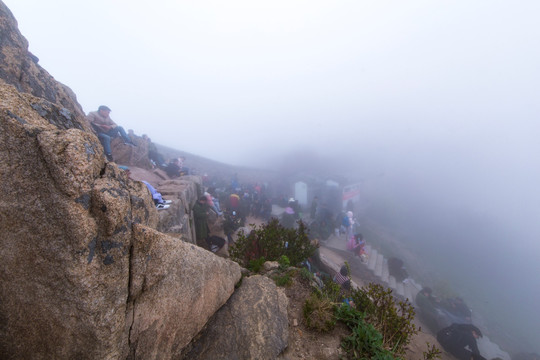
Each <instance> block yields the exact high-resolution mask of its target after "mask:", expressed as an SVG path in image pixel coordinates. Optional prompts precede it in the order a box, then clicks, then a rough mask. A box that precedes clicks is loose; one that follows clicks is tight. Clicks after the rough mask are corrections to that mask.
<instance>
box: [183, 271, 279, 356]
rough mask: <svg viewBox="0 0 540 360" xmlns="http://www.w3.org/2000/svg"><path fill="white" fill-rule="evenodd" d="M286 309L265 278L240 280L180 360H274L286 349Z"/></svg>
mask: <svg viewBox="0 0 540 360" xmlns="http://www.w3.org/2000/svg"><path fill="white" fill-rule="evenodd" d="M287 305H288V299H287V297H286V295H285V294H284V292H283V290H282V289H280V288H278V287H277V286H276V285H275V284H274V282H273V281H272V280H270V279H269V278H267V277H264V276H260V275H255V276H251V277H248V278H244V279H243V281H242V285H241V286H240V288H239V289H238V290H237V291H236V292H235V293H234V294H233V296H231V298H230V299H229V301H228V302H227V304H226V305H225V306H223V307H222V308H221V309H220V310H219V311H218V312H217V313H216V315H215V316H214V317H213V318H212V319H211V321H210V322H209V324H208V327H207V328H206V329H205V330H204V331H203V332H202V333H201V336H200V338H199V339H198V340H196V341H194V342H193V344H191V349H190V351H188V352H186V353H185V354H184V356H183V359H186V360H188V359H208V360H217V359H224V360H225V359H227V360H230V359H238V360H243V359H245V360H247V359H258V360H265V359H275V358H276V357H277V356H278V355H279V354H280V353H281V352H282V351H283V350H284V349H285V348H286V347H287V342H288V336H289V328H288V326H289V324H288V316H287Z"/></svg>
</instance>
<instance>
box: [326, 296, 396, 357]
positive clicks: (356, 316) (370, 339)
mask: <svg viewBox="0 0 540 360" xmlns="http://www.w3.org/2000/svg"><path fill="white" fill-rule="evenodd" d="M364 316H365V315H364V314H363V313H361V312H360V311H358V310H356V309H354V308H353V307H351V306H349V305H345V304H343V305H341V306H340V307H339V308H338V310H337V318H338V319H339V320H341V321H343V322H344V323H345V324H347V326H348V327H349V328H350V329H351V335H350V336H347V337H346V338H345V339H343V342H342V343H341V346H342V347H343V348H344V349H345V351H347V353H348V354H349V355H351V356H352V357H353V358H354V359H381V360H383V359H384V360H394V359H395V358H394V356H393V354H392V353H391V352H390V351H389V350H387V349H385V348H384V347H383V336H382V334H381V333H380V332H379V331H377V329H375V327H374V326H373V325H371V324H368V323H367V322H365V321H364Z"/></svg>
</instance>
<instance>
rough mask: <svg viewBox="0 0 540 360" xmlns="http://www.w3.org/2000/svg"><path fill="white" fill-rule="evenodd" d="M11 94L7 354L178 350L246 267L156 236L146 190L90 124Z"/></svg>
mask: <svg viewBox="0 0 540 360" xmlns="http://www.w3.org/2000/svg"><path fill="white" fill-rule="evenodd" d="M0 97H1V98H2V99H3V101H2V103H0V157H1V158H2V160H3V161H2V162H0V167H1V170H0V186H1V188H2V193H3V194H6V196H3V197H2V198H1V199H0V210H1V214H2V216H1V217H0V228H2V230H3V232H2V237H1V238H0V254H1V256H2V262H0V278H1V279H2V282H1V285H0V321H1V326H0V353H2V354H5V355H6V356H7V357H8V358H9V357H14V358H33V359H49V358H78V359H90V358H91V359H96V358H103V359H118V358H128V357H130V358H137V359H153V358H154V359H157V358H170V357H173V356H174V355H175V354H179V352H180V350H181V349H182V348H183V347H184V346H185V345H186V344H188V343H189V341H190V340H191V339H192V338H193V337H194V336H195V335H196V334H197V333H198V332H199V330H200V329H202V327H203V326H204V324H205V323H206V321H207V320H208V319H209V318H210V317H211V316H212V315H213V314H214V312H215V311H216V310H217V309H218V308H219V307H220V306H221V305H223V304H224V303H225V302H226V301H227V299H228V298H229V297H230V295H231V294H232V293H233V291H234V285H235V283H236V282H237V281H238V280H239V279H240V268H239V266H238V265H237V264H236V263H234V262H231V261H229V260H225V259H222V258H219V257H216V256H215V255H214V254H212V253H210V252H208V251H206V250H203V249H200V248H198V247H196V246H194V245H192V244H189V243H185V242H183V241H180V240H178V239H174V238H170V237H168V236H166V235H164V234H162V233H159V232H157V231H155V230H153V229H152V228H155V227H156V226H157V222H158V214H157V210H156V209H155V206H154V204H153V201H152V198H151V196H150V194H149V192H148V190H147V189H146V186H145V185H144V184H142V183H141V182H136V181H132V180H131V179H129V178H128V177H127V175H126V173H125V172H124V171H122V170H120V169H119V168H118V167H117V166H116V165H114V164H111V163H109V164H105V162H104V160H103V156H102V155H101V153H100V151H99V149H100V145H99V143H98V142H97V139H96V137H95V136H93V135H92V134H91V133H89V132H86V131H84V130H81V129H80V128H81V127H80V124H81V122H82V121H84V118H77V117H75V116H73V115H72V114H70V113H69V112H68V111H67V110H65V109H59V108H58V107H57V106H56V105H54V104H51V103H49V102H47V101H46V100H43V99H39V98H35V97H33V96H31V95H28V94H22V93H19V92H17V91H16V89H15V88H14V87H12V86H9V85H0ZM36 109H38V110H36ZM41 109H47V110H48V111H41ZM56 113H59V114H63V115H62V116H60V117H55V118H49V116H51V115H50V114H56Z"/></svg>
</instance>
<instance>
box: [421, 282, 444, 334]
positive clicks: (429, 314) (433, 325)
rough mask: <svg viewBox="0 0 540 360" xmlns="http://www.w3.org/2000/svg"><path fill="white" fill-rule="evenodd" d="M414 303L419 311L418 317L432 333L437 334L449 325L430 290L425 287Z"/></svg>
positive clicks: (438, 302)
mask: <svg viewBox="0 0 540 360" xmlns="http://www.w3.org/2000/svg"><path fill="white" fill-rule="evenodd" d="M415 301H416V306H417V308H418V309H419V311H418V315H419V316H420V318H421V320H422V321H424V322H425V324H426V325H427V327H428V328H430V329H431V330H432V331H433V332H437V331H439V330H440V329H442V328H444V327H446V326H448V325H449V324H450V323H451V322H449V321H448V318H447V317H446V316H445V314H444V313H443V312H442V311H441V309H440V307H441V304H440V301H439V300H438V299H437V298H436V297H434V296H433V295H432V290H431V288H429V287H427V286H426V287H424V288H423V289H422V290H420V292H418V294H417V295H416V299H415Z"/></svg>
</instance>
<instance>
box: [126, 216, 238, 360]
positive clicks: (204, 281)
mask: <svg viewBox="0 0 540 360" xmlns="http://www.w3.org/2000/svg"><path fill="white" fill-rule="evenodd" d="M135 235H136V236H135V242H134V248H133V259H132V268H133V270H132V271H133V273H132V281H131V283H130V301H129V306H128V314H131V313H133V321H132V322H131V321H129V323H131V327H130V331H129V340H130V351H131V353H130V355H131V357H132V358H137V359H174V358H178V356H179V355H180V351H181V350H182V348H184V347H185V346H186V345H187V344H188V343H189V342H190V341H191V339H192V338H193V337H194V336H195V335H196V334H197V333H198V332H199V331H200V330H201V329H202V328H203V326H204V325H205V324H206V322H207V321H208V319H209V317H210V315H212V314H214V313H215V312H216V311H217V310H218V309H219V308H220V307H221V306H222V305H223V304H224V303H225V302H226V301H227V299H228V298H229V297H230V296H231V294H232V293H233V291H234V285H235V284H236V283H237V282H238V280H240V276H241V274H240V266H239V265H238V264H237V263H235V262H232V261H230V260H226V259H223V258H220V257H218V256H215V255H214V254H212V253H211V252H209V251H207V250H204V249H202V248H200V247H198V246H196V245H193V244H190V243H186V242H183V241H179V240H176V239H174V238H172V237H168V236H164V235H163V234H161V233H159V232H157V231H155V230H152V229H149V228H147V227H144V226H139V225H137V226H135Z"/></svg>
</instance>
